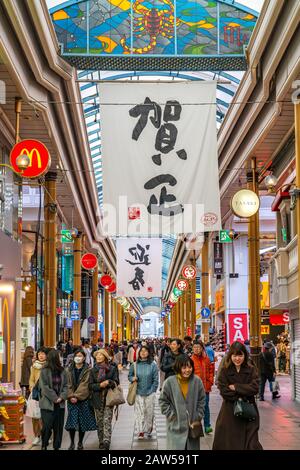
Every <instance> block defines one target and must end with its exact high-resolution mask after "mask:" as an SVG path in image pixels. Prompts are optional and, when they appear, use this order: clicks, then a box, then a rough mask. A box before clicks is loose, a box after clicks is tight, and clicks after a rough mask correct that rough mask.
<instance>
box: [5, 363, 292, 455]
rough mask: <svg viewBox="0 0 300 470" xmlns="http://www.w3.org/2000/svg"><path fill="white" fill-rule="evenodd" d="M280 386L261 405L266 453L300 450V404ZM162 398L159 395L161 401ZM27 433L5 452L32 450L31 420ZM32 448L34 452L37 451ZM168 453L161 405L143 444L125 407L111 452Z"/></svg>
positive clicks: (89, 439) (215, 407)
mask: <svg viewBox="0 0 300 470" xmlns="http://www.w3.org/2000/svg"><path fill="white" fill-rule="evenodd" d="M127 373H128V372H127V371H125V370H124V371H123V372H122V373H121V383H122V386H123V388H124V392H125V395H126V394H127V388H128V381H127ZM278 379H279V382H280V386H281V391H280V393H281V398H280V399H278V400H276V401H272V400H271V393H270V392H269V391H268V390H267V388H266V390H267V391H266V393H265V400H266V401H265V402H259V404H258V406H259V411H260V418H261V429H260V441H261V443H262V445H263V447H264V449H270V450H271V449H274V450H275V449H278V450H296V449H297V450H299V449H300V403H295V402H293V401H292V400H291V399H290V378H289V377H288V376H279V378H278ZM158 396H159V394H157V398H158ZM210 401H211V405H210V409H211V421H212V426H213V427H214V424H215V421H216V418H217V415H218V412H219V409H220V406H221V398H220V395H219V392H218V389H217V388H216V387H214V389H213V391H212V393H211V398H210ZM25 432H26V435H27V442H26V443H25V444H23V445H7V446H5V447H1V450H2V449H23V450H28V449H31V448H32V446H31V444H30V443H31V440H32V427H31V420H30V419H28V418H26V422H25ZM212 442H213V435H210V436H206V437H204V438H203V439H201V450H210V449H211V447H212ZM68 446H69V437H68V433H67V432H66V431H65V432H64V438H63V444H62V449H67V448H68ZM84 447H85V449H91V450H92V449H93V450H96V449H98V441H97V433H96V432H95V431H94V432H89V433H87V434H86V436H85V440H84ZM38 449H39V448H38V447H33V448H32V450H38ZM130 449H132V450H142V449H145V450H155V449H158V450H165V449H166V426H165V418H164V416H162V415H161V413H160V409H159V406H158V402H156V407H155V425H154V429H153V434H152V438H151V439H144V440H142V441H140V440H138V439H137V435H136V433H135V432H134V408H133V407H130V406H128V405H127V404H125V405H122V406H121V407H120V411H119V418H118V421H117V422H115V421H114V422H113V435H112V443H111V450H130Z"/></svg>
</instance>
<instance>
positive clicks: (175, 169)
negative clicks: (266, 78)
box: [99, 82, 221, 236]
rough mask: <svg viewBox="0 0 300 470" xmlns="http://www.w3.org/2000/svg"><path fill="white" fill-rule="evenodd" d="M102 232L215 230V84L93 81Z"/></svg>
mask: <svg viewBox="0 0 300 470" xmlns="http://www.w3.org/2000/svg"><path fill="white" fill-rule="evenodd" d="M99 96H100V112H101V145H102V165H103V202H104V219H103V221H102V228H103V233H104V234H105V235H117V236H122V235H123V236H127V235H129V236H134V235H138V234H151V235H159V234H178V233H199V232H209V231H217V230H219V229H220V228H221V225H220V194H219V174H218V158H217V128H216V82H201V83H200V82H187V83H186V82H185V83H183V82H182V83H178V82H177V83H163V82H158V83H151V84H149V83H137V82H132V83H123V82H118V83H117V82H116V83H101V84H100V85H99Z"/></svg>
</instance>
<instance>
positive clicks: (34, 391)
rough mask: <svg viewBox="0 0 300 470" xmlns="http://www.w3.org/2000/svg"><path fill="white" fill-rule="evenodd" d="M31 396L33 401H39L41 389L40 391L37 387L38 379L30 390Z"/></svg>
mask: <svg viewBox="0 0 300 470" xmlns="http://www.w3.org/2000/svg"><path fill="white" fill-rule="evenodd" d="M31 398H32V399H33V400H35V401H39V400H40V398H41V391H40V387H39V381H37V383H36V384H35V386H34V387H33V389H32V391H31Z"/></svg>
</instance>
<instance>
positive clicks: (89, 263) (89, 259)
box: [81, 253, 98, 269]
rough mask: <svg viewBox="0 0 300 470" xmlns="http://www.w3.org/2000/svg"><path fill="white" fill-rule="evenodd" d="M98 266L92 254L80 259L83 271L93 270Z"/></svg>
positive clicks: (95, 257)
mask: <svg viewBox="0 0 300 470" xmlns="http://www.w3.org/2000/svg"><path fill="white" fill-rule="evenodd" d="M97 264H98V258H97V256H96V255H94V254H93V253H86V254H85V255H83V257H82V258H81V266H82V267H83V268H84V269H95V267H96V266H97Z"/></svg>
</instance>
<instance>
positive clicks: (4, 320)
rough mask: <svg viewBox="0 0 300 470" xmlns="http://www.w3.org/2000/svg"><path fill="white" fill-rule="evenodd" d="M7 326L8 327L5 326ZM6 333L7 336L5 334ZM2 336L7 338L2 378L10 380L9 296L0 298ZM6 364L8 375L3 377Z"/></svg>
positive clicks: (0, 369) (0, 363)
mask: <svg viewBox="0 0 300 470" xmlns="http://www.w3.org/2000/svg"><path fill="white" fill-rule="evenodd" d="M5 327H6V328H5ZM4 335H6V337H5V336H4ZM0 336H2V342H3V339H4V338H5V345H6V348H5V351H2V353H1V354H0V379H1V380H2V381H3V378H4V379H6V380H7V381H8V382H9V381H10V318H9V307H8V300H7V298H4V299H1V298H0ZM4 364H6V377H3V365H4Z"/></svg>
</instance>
